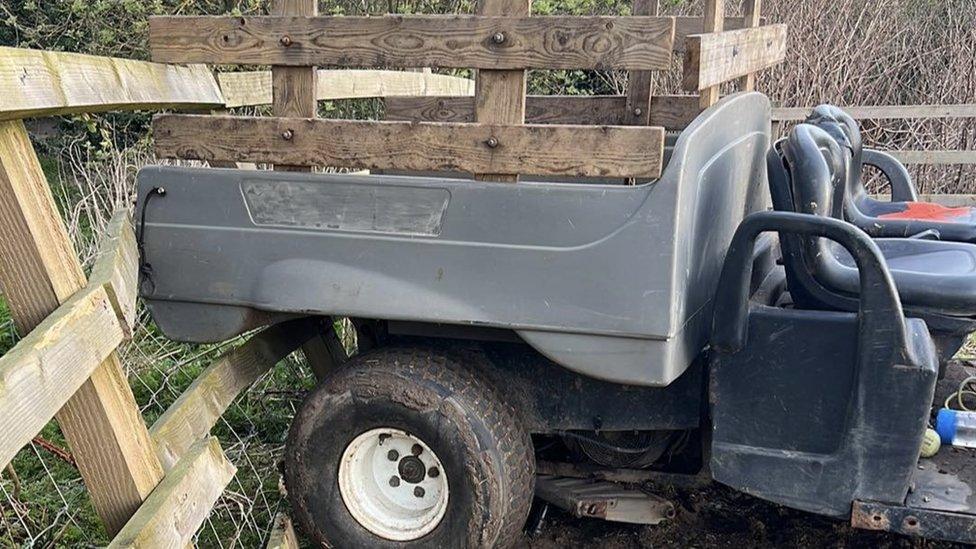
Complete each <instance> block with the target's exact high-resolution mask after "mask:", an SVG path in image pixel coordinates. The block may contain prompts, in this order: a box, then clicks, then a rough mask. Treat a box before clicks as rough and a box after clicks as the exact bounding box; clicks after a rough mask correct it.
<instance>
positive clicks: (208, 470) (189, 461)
mask: <svg viewBox="0 0 976 549" xmlns="http://www.w3.org/2000/svg"><path fill="white" fill-rule="evenodd" d="M236 472H237V468H236V467H234V465H233V464H231V463H230V462H229V461H227V457H226V456H225V455H224V451H223V450H222V449H221V447H220V443H219V442H218V441H217V439H216V438H215V437H209V438H207V439H204V440H201V441H198V442H196V443H195V444H194V445H193V446H191V447H190V448H189V450H188V451H187V452H186V454H185V455H184V456H183V457H182V458H181V459H180V461H179V462H177V464H176V466H175V467H173V468H172V470H170V471H169V472H168V473H167V474H166V476H165V477H163V480H162V481H161V482H160V483H159V485H158V486H156V488H155V489H154V490H153V491H152V492H151V493H150V494H149V497H147V498H146V501H145V502H143V504H142V506H140V507H139V510H138V511H136V513H135V514H134V515H132V518H131V519H129V522H127V523H126V525H125V526H124V527H123V528H122V530H121V531H120V532H119V533H118V535H116V536H115V538H114V539H113V540H112V543H111V544H110V545H109V548H111V549H121V548H130V547H131V548H138V549H142V548H148V547H173V548H179V547H186V546H187V545H188V544H189V543H190V542H191V541H192V540H193V535H194V534H196V532H197V530H198V529H199V528H200V525H201V524H203V521H204V520H206V518H207V516H208V515H209V514H210V509H211V508H212V507H213V505H214V503H215V502H216V501H217V498H219V497H220V494H221V493H222V492H223V491H224V487H225V486H227V484H228V483H229V482H230V479H231V478H233V477H234V474H235V473H236Z"/></svg>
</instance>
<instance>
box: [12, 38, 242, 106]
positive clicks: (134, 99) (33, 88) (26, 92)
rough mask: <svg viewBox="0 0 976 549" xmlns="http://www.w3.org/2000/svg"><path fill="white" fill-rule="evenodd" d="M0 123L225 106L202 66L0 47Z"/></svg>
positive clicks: (215, 86)
mask: <svg viewBox="0 0 976 549" xmlns="http://www.w3.org/2000/svg"><path fill="white" fill-rule="evenodd" d="M0 97H3V101H0V120H13V119H17V118H27V117H33V116H53V115H60V114H72V113H82V112H101V111H111V110H139V109H165V108H187V107H193V108H210V107H217V106H221V105H223V102H224V101H223V98H222V97H221V95H220V89H219V88H218V87H217V82H216V81H215V80H214V78H213V76H212V75H211V74H210V71H209V70H208V69H207V68H206V67H204V66H199V65H198V66H191V67H174V66H170V65H161V64H158V63H146V62H143V61H132V60H130V59H114V58H110V57H96V56H93V55H81V54H77V53H63V52H52V51H38V50H26V49H19V48H8V47H0Z"/></svg>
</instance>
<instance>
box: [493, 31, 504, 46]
mask: <svg viewBox="0 0 976 549" xmlns="http://www.w3.org/2000/svg"><path fill="white" fill-rule="evenodd" d="M491 41H492V42H494V43H496V44H502V43H504V42H505V33H504V32H496V33H495V34H493V35H491Z"/></svg>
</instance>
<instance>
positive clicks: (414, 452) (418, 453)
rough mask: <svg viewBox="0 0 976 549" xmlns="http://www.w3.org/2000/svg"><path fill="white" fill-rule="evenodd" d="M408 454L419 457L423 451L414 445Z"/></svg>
mask: <svg viewBox="0 0 976 549" xmlns="http://www.w3.org/2000/svg"><path fill="white" fill-rule="evenodd" d="M410 452H411V453H413V455H415V456H419V455H420V454H422V453H423V452H424V449H423V448H422V447H421V446H420V445H419V444H414V445H413V447H412V448H410Z"/></svg>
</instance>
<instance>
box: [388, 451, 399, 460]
mask: <svg viewBox="0 0 976 549" xmlns="http://www.w3.org/2000/svg"><path fill="white" fill-rule="evenodd" d="M386 458H387V459H389V460H390V461H396V460H398V459H400V452H397V451H396V450H390V451H389V452H387V453H386Z"/></svg>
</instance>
